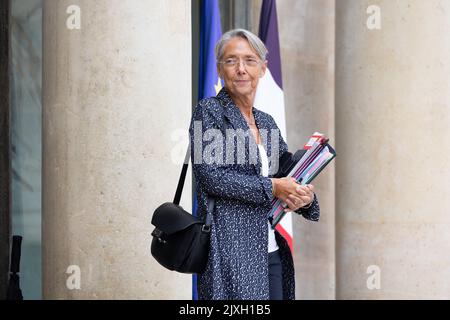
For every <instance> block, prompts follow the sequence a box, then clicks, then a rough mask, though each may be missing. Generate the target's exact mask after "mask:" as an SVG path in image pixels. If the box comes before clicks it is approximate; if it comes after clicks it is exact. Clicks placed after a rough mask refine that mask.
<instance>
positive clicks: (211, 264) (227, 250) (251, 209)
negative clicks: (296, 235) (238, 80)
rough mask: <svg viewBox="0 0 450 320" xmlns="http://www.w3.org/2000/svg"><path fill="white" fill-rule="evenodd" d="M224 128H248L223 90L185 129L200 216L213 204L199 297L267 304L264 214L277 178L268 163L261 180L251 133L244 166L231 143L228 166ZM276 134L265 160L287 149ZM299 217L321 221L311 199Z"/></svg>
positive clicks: (288, 267)
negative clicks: (217, 136)
mask: <svg viewBox="0 0 450 320" xmlns="http://www.w3.org/2000/svg"><path fill="white" fill-rule="evenodd" d="M253 115H254V117H255V121H256V125H257V126H258V128H259V130H260V131H261V129H267V130H270V129H275V130H276V129H278V127H277V125H276V123H275V121H274V120H273V118H272V117H271V116H270V115H268V114H267V113H264V112H262V111H259V110H257V109H256V108H253ZM194 123H196V125H194ZM211 129H212V130H211ZM227 129H242V130H244V131H247V130H249V127H248V125H247V123H246V121H245V119H244V117H243V116H242V114H241V112H240V110H239V109H238V107H237V106H236V105H235V104H234V102H233V101H232V99H231V98H230V96H229V95H228V93H227V92H226V89H225V88H224V89H222V90H221V91H220V92H219V94H218V95H217V97H213V98H207V99H203V100H202V101H200V102H199V103H198V105H197V107H196V109H195V110H194V114H193V116H192V121H191V126H190V129H189V133H190V138H191V160H192V162H193V172H194V176H195V181H196V188H197V200H198V209H197V214H198V215H201V216H204V215H205V214H206V206H207V196H212V197H214V199H215V208H214V212H213V219H212V229H211V243H210V255H209V259H208V264H207V267H206V270H205V271H204V273H202V274H200V275H198V295H199V299H207V300H212V299H220V300H228V299H232V300H240V299H245V300H249V299H250V300H261V299H264V300H267V299H269V276H268V228H267V213H268V212H269V210H270V208H271V200H272V199H273V195H272V183H271V180H270V177H271V176H273V174H274V173H276V170H277V168H276V165H275V163H276V162H278V161H272V162H273V163H270V166H271V172H270V173H271V174H270V175H269V177H264V176H262V175H261V159H260V158H259V154H258V155H257V163H255V161H253V163H252V161H249V152H250V150H251V148H249V143H248V142H249V141H250V140H248V139H253V142H254V138H253V136H252V135H251V134H249V135H248V136H247V138H245V139H246V140H245V141H246V143H245V155H246V159H247V161H246V162H244V163H242V161H241V162H238V161H237V156H238V149H237V146H238V143H235V144H234V159H233V160H234V162H231V163H230V161H229V160H230V159H231V158H230V159H228V161H227V159H226V157H227V154H228V153H227V152H226V147H225V142H226V140H227V139H226V138H225V137H226V130H227ZM217 130H220V132H221V133H222V134H223V137H224V138H223V139H211V136H208V134H211V133H213V134H214V133H218V132H219V131H217ZM263 131H264V130H263ZM208 132H209V133H208ZM272 132H274V131H272ZM275 132H277V135H276V139H273V138H271V134H270V133H269V134H268V135H267V137H265V136H264V135H263V136H262V141H263V143H264V146H265V148H266V150H267V154H268V156H269V160H270V155H271V152H272V147H273V146H275V145H277V144H278V147H279V156H281V155H282V154H283V153H284V152H286V151H287V150H288V148H287V145H286V143H285V142H284V140H283V138H282V136H281V134H279V130H277V131H275ZM213 136H214V135H213ZM208 139H210V140H211V141H208ZM272 140H273V141H272ZM236 141H237V140H236ZM227 146H229V144H228V145H227ZM199 147H201V148H200V149H199ZM196 148H197V149H196ZM241 150H242V148H241ZM205 154H210V155H212V156H213V157H214V159H215V161H214V162H212V163H210V162H209V161H208V160H206V161H205V159H206V158H207V157H205V158H204V159H203V158H202V155H205ZM228 156H229V155H228ZM202 160H203V161H202ZM221 160H222V161H221ZM272 166H273V167H272ZM272 170H275V172H272ZM297 213H299V214H301V215H303V216H304V217H305V218H306V219H308V220H314V221H317V220H319V204H318V201H317V198H316V197H315V198H314V201H313V204H312V206H311V207H310V208H309V209H306V210H305V209H300V210H298V211H297ZM275 236H276V240H277V243H278V246H279V248H280V254H281V260H282V269H283V298H284V299H294V298H295V282H294V264H293V259H292V254H291V252H290V249H289V246H288V244H287V241H286V240H285V239H284V238H283V237H282V236H281V235H280V234H279V233H278V232H276V233H275Z"/></svg>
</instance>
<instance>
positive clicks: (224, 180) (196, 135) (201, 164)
mask: <svg viewBox="0 0 450 320" xmlns="http://www.w3.org/2000/svg"><path fill="white" fill-rule="evenodd" d="M208 107H210V106H208V105H202V104H199V105H197V107H196V108H195V110H194V114H193V116H192V121H191V125H190V127H189V136H190V143H191V160H192V168H193V171H194V175H195V178H196V180H197V183H199V184H200V185H201V186H202V187H203V188H204V190H205V191H206V192H207V193H208V194H210V195H212V196H216V197H222V198H227V199H235V200H240V201H244V202H247V203H251V204H267V205H270V203H271V201H272V199H273V195H272V181H271V180H270V178H268V177H263V176H258V175H247V174H242V173H238V172H236V171H235V170H233V166H232V165H227V164H217V163H215V162H212V163H207V162H211V161H208V159H203V150H204V148H205V146H206V145H207V143H205V142H204V141H203V139H204V134H205V132H206V131H209V132H208V133H207V135H206V136H208V134H212V135H214V133H217V134H218V135H221V134H222V133H221V131H220V127H219V126H220V125H221V124H220V123H218V122H220V121H217V119H215V118H214V116H213V115H212V114H211V113H210V111H209V110H208ZM200 126H201V130H199V129H198V128H200ZM211 143H213V141H212V142H211ZM220 145H221V146H220ZM219 146H220V147H221V148H222V147H223V144H219ZM196 148H197V150H196ZM198 148H200V149H198ZM223 153H225V152H223ZM222 159H223V158H222ZM222 163H224V161H222Z"/></svg>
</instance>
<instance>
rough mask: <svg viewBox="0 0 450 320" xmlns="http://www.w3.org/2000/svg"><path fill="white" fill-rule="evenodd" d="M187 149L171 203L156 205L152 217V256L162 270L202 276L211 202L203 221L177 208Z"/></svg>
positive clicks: (207, 247) (207, 241)
mask: <svg viewBox="0 0 450 320" xmlns="http://www.w3.org/2000/svg"><path fill="white" fill-rule="evenodd" d="M189 156H190V148H188V151H187V153H186V157H185V160H184V164H183V168H182V170H181V175H180V179H179V181H178V186H177V191H176V193H175V198H174V200H173V202H166V203H163V204H162V205H160V206H159V207H158V208H157V209H156V210H155V212H154V213H153V217H152V224H153V225H154V226H155V229H154V230H153V232H152V236H153V239H152V245H151V253H152V256H153V257H154V258H155V259H156V261H158V262H159V263H160V264H161V265H162V266H163V267H165V268H167V269H169V270H173V271H178V272H182V273H202V272H203V271H204V270H205V268H206V263H207V262H208V255H209V241H210V233H211V214H212V211H213V209H214V199H211V198H208V210H207V214H206V218H205V219H201V218H200V217H195V216H193V215H192V214H190V213H189V212H187V211H185V210H184V209H183V208H182V207H181V206H180V205H179V203H180V198H181V193H182V191H183V185H184V180H185V179H186V172H187V169H188V164H189Z"/></svg>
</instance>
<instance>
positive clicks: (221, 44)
mask: <svg viewBox="0 0 450 320" xmlns="http://www.w3.org/2000/svg"><path fill="white" fill-rule="evenodd" d="M233 38H243V39H245V40H247V41H248V44H249V45H250V47H252V49H254V50H255V51H256V53H257V54H258V56H259V57H260V58H261V60H262V61H266V57H267V53H268V51H267V48H266V46H265V45H264V42H262V41H261V39H260V38H258V36H256V35H255V34H253V33H251V32H250V31H248V30H245V29H233V30H230V31H227V32H225V33H224V34H223V35H222V37H221V38H220V40H219V41H218V42H217V44H216V50H215V51H216V61H217V62H219V61H220V60H221V59H222V56H223V51H224V49H225V46H226V44H227V43H228V42H229V41H230V40H231V39H233Z"/></svg>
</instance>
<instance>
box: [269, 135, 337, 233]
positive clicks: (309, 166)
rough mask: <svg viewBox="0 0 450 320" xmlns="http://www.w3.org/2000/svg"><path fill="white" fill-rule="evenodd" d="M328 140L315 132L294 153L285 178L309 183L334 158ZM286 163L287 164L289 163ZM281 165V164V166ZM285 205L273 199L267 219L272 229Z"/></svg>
mask: <svg viewBox="0 0 450 320" xmlns="http://www.w3.org/2000/svg"><path fill="white" fill-rule="evenodd" d="M328 140H329V139H327V138H326V137H325V136H324V135H323V134H321V133H319V132H315V133H314V134H313V135H312V136H311V138H310V139H309V140H308V142H307V143H306V144H305V146H304V147H303V149H302V150H299V151H297V152H296V153H295V155H294V156H292V157H291V159H290V160H289V161H290V162H291V163H290V164H288V166H289V167H288V169H289V171H286V173H287V174H286V175H285V176H287V177H293V178H295V180H297V183H299V184H301V185H306V184H309V183H311V181H313V180H314V178H315V177H317V175H318V174H319V173H320V172H321V171H322V170H323V168H325V167H326V166H327V164H328V163H330V161H331V160H333V159H334V157H336V152H335V151H334V149H333V148H332V147H331V146H330V145H329V144H328ZM289 161H288V162H289ZM281 165H283V164H281ZM286 208H287V205H286V203H284V202H283V201H281V200H279V199H278V198H274V199H273V200H272V210H271V211H270V212H269V215H268V218H269V221H271V225H272V228H275V226H276V225H277V224H278V223H279V222H280V221H281V219H282V218H283V217H284V215H285V214H286V212H285V211H284V209H286Z"/></svg>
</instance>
